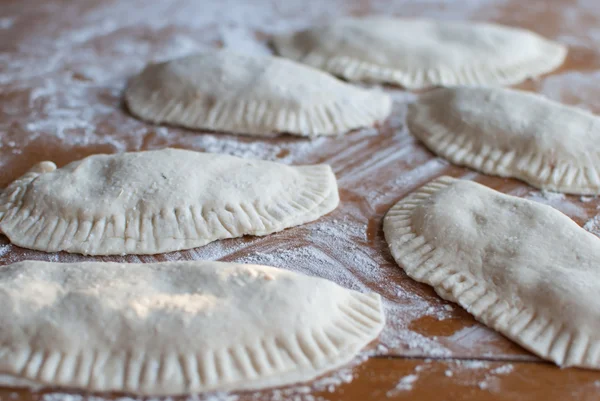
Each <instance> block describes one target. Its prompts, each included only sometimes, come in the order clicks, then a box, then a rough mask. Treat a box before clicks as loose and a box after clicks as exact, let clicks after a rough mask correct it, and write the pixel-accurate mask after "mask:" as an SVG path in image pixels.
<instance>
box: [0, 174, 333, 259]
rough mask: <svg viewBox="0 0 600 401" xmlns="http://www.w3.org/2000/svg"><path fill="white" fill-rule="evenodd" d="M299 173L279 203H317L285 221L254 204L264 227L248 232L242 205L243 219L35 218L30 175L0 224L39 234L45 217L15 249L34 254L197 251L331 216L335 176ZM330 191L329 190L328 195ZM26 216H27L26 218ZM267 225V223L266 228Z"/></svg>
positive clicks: (189, 215) (4, 206) (290, 211)
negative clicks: (184, 247) (108, 248)
mask: <svg viewBox="0 0 600 401" xmlns="http://www.w3.org/2000/svg"><path fill="white" fill-rule="evenodd" d="M297 168H298V170H299V172H300V176H301V177H302V179H303V182H302V183H301V184H300V188H301V189H300V190H298V192H297V193H294V194H288V193H282V194H281V195H278V196H277V197H275V199H278V200H279V202H287V203H288V204H290V205H291V204H292V203H298V204H302V203H304V204H306V203H308V202H309V201H312V204H311V206H312V207H307V208H305V209H304V211H303V212H302V211H300V210H298V208H296V207H291V206H290V207H286V208H285V209H281V208H280V210H281V211H282V212H281V216H282V217H280V218H277V217H276V216H270V215H267V214H266V209H265V208H264V207H263V208H260V207H257V206H256V205H252V207H254V208H255V210H254V211H253V212H254V213H255V214H256V215H258V216H259V218H260V219H261V223H262V224H261V226H259V227H255V228H253V229H248V228H246V227H244V225H243V224H242V222H243V221H244V217H245V216H246V214H247V212H245V211H244V210H243V209H242V208H241V206H240V205H237V206H240V207H236V208H235V209H234V212H235V213H236V216H237V215H238V214H239V216H237V217H232V216H233V215H234V214H233V213H232V212H229V211H228V210H226V208H225V206H224V207H223V208H222V209H220V210H216V211H215V210H211V211H208V210H201V211H200V212H199V213H194V211H195V210H192V209H193V208H194V205H190V206H187V207H175V208H173V207H168V208H165V209H161V210H160V211H159V212H157V213H155V214H144V213H142V212H139V211H136V212H135V213H132V212H131V211H128V212H126V214H125V216H124V217H123V216H121V215H111V216H106V217H95V218H93V219H90V220H87V219H85V220H81V219H80V218H78V217H69V218H65V217H61V216H58V215H55V216H51V215H46V214H44V211H43V210H40V211H39V212H37V213H36V211H35V210H33V209H30V208H29V207H28V208H27V210H26V211H25V212H23V208H25V207H26V206H27V205H25V204H24V200H23V198H24V196H25V194H26V192H27V190H28V188H29V185H30V184H31V182H32V181H33V180H34V179H35V177H37V176H39V174H26V175H25V176H24V177H23V178H22V179H19V180H17V181H15V182H14V183H13V184H11V185H10V186H9V188H7V190H6V191H4V192H3V193H2V194H0V210H4V211H5V213H3V215H2V216H3V217H4V218H2V219H0V224H2V225H8V226H10V227H11V231H12V230H15V229H17V230H21V228H20V227H19V226H20V225H25V226H26V227H23V228H22V229H23V230H24V229H32V228H33V227H35V230H38V226H36V225H35V224H33V225H31V226H28V224H29V222H30V220H31V219H34V220H38V221H42V216H44V218H45V219H44V221H43V224H41V227H40V228H39V232H37V233H36V235H35V236H34V237H27V239H28V241H23V242H20V241H19V242H15V244H17V245H24V246H27V247H31V248H34V249H46V248H47V249H49V250H50V251H59V250H63V249H65V245H63V244H67V245H68V244H69V243H71V242H73V241H75V242H79V243H81V246H82V247H83V248H84V249H83V250H82V251H83V252H86V253H88V252H89V253H90V254H93V253H94V250H95V249H96V248H98V247H101V246H102V244H103V243H105V242H107V241H111V240H112V241H122V243H123V247H124V249H126V251H127V252H135V253H139V252H141V253H144V252H146V250H147V249H151V248H156V246H155V245H157V244H158V245H160V246H158V248H156V249H157V251H156V252H165V251H168V250H169V247H170V245H169V244H168V242H169V241H186V242H190V243H192V244H193V245H194V246H202V245H205V244H207V243H209V242H212V241H215V240H218V239H223V238H232V237H238V236H242V235H246V234H251V235H257V236H260V235H267V234H271V233H273V232H277V231H281V230H283V229H285V228H289V227H292V226H295V225H298V224H302V223H303V222H307V221H310V219H314V218H316V217H318V216H320V215H321V212H322V211H325V213H328V212H330V211H332V210H333V209H334V208H335V207H336V206H337V204H338V202H339V196H338V193H337V185H336V183H335V177H334V176H333V174H331V173H330V172H329V170H328V169H326V168H325V167H324V166H298V167H297ZM328 188H330V190H329V191H326V189H328ZM15 194H16V195H15ZM5 199H10V201H6V202H3V201H4V200H5ZM248 205H250V204H248ZM32 207H33V206H32ZM177 210H180V215H181V214H184V215H185V216H186V219H185V223H186V224H182V222H180V221H179V219H178V218H177V212H176V211H177ZM11 212H12V213H11ZM205 212H206V213H209V212H213V214H214V216H215V217H214V219H211V217H210V216H208V214H206V215H205ZM23 213H25V214H26V216H25V217H24V218H22V214H23ZM171 217H172V218H171ZM238 217H239V218H238ZM74 219H75V220H77V221H78V224H77V230H76V231H74V232H73V233H72V235H70V236H69V237H67V234H68V233H69V227H71V224H72V221H73V220H74ZM98 220H104V221H105V222H107V223H105V224H104V225H103V226H102V231H100V232H94V227H96V228H97V226H96V225H95V222H96V221H98ZM200 220H201V221H200ZM158 221H163V222H165V224H167V225H169V230H170V231H171V235H168V234H166V233H165V231H164V230H163V231H162V232H160V233H158V232H156V230H155V229H154V226H155V225H156V224H158V223H157V222H158ZM265 221H266V222H268V224H265ZM236 222H237V223H236ZM88 223H89V224H88ZM198 223H201V225H200V226H198V225H197V224H198ZM128 226H129V227H131V228H132V229H133V230H135V229H137V228H139V227H146V228H147V231H145V232H136V233H135V234H137V235H136V236H135V237H132V236H131V234H132V233H131V232H129V231H128V230H127V228H128ZM0 227H1V226H0ZM261 227H262V229H261ZM6 231H9V230H6ZM0 232H1V230H0ZM174 232H177V233H179V234H181V233H196V234H197V236H196V237H186V236H181V235H173V233H174ZM92 233H93V235H92ZM200 233H206V234H207V235H206V236H204V237H202V236H200V235H198V234H200ZM90 239H91V240H90ZM165 242H167V244H165Z"/></svg>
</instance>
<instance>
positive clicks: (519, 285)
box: [384, 177, 600, 369]
mask: <svg viewBox="0 0 600 401" xmlns="http://www.w3.org/2000/svg"><path fill="white" fill-rule="evenodd" d="M384 233H385V238H386V240H387V242H388V244H389V246H390V250H391V252H392V255H393V256H394V259H395V260H396V262H398V264H399V265H400V266H401V267H402V268H403V269H404V270H405V271H406V273H407V274H408V275H409V276H410V277H412V278H413V279H415V280H417V281H420V282H423V283H426V284H429V285H431V286H433V288H434V289H435V291H436V292H437V293H438V294H439V295H440V296H441V297H442V298H444V299H447V300H449V301H452V302H456V303H458V304H459V305H461V306H462V307H463V308H465V309H466V310H467V311H468V312H469V313H471V314H472V315H473V316H475V318H476V319H477V320H479V321H481V322H482V323H484V324H486V325H487V326H489V327H491V328H493V329H495V330H497V331H499V332H500V333H502V334H504V335H505V336H506V337H508V338H510V339H511V340H513V341H515V342H517V343H519V344H520V345H522V346H523V347H525V348H527V349H528V350H530V351H532V352H533V353H535V354H536V355H538V356H540V357H542V358H544V359H548V360H550V361H553V362H555V363H556V364H558V365H561V366H579V367H586V368H592V369H599V368H600V332H599V331H598V321H599V318H600V316H599V312H598V311H599V310H600V305H599V302H600V301H598V292H599V291H600V239H598V238H597V237H596V236H594V235H592V234H590V233H588V232H587V231H585V230H584V229H582V228H581V227H579V226H578V225H577V224H576V223H575V222H573V221H572V220H571V219H569V218H568V217H567V216H565V215H564V214H562V213H561V212H559V211H557V210H555V209H553V208H552V207H550V206H546V205H543V204H540V203H536V202H533V201H529V200H525V199H521V198H517V197H514V196H509V195H504V194H501V193H499V192H496V191H494V190H492V189H490V188H487V187H484V186H483V185H480V184H476V183H474V182H470V181H462V180H456V179H454V178H450V177H442V178H439V179H437V180H434V181H432V182H431V183H429V184H427V185H425V186H423V187H422V188H420V189H419V190H417V191H416V192H414V193H412V194H410V195H409V196H408V197H406V198H405V199H403V200H401V201H400V202H398V203H397V204H396V205H395V206H393V207H392V208H391V210H390V211H389V212H388V213H387V215H386V217H385V219H384Z"/></svg>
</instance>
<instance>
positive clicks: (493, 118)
mask: <svg viewBox="0 0 600 401" xmlns="http://www.w3.org/2000/svg"><path fill="white" fill-rule="evenodd" d="M407 124H408V128H409V131H410V132H411V133H412V134H413V135H415V136H416V137H417V138H419V139H420V140H421V141H423V143H424V144H425V145H426V146H427V147H428V148H429V149H431V150H432V151H433V152H435V153H437V154H438V155H440V156H442V157H444V158H446V159H448V160H449V161H451V162H452V163H455V164H459V165H464V166H468V167H471V168H474V169H476V170H479V171H482V172H484V173H486V174H493V175H499V176H501V177H514V178H519V179H521V180H523V181H525V182H527V183H529V184H531V185H533V186H535V187H537V188H541V189H548V190H552V191H559V192H565V193H571V194H598V193H600V174H599V170H598V166H600V117H596V116H594V115H593V114H591V113H588V112H586V111H584V110H581V109H577V108H575V107H570V106H565V105H562V104H559V103H556V102H553V101H550V100H547V99H545V98H544V97H542V96H540V95H536V94H533V93H529V92H523V91H517V90H512V89H501V88H469V87H456V88H442V89H436V90H434V91H431V92H428V93H425V94H423V95H421V96H420V97H419V100H418V101H417V102H416V103H414V104H411V105H410V106H409V111H408V115H407Z"/></svg>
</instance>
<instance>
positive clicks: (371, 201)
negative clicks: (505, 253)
mask: <svg viewBox="0 0 600 401" xmlns="http://www.w3.org/2000/svg"><path fill="white" fill-rule="evenodd" d="M26 2H27V0H21V2H9V3H10V7H9V9H8V10H9V11H6V12H5V14H6V15H2V16H1V17H0V30H1V35H0V42H2V45H3V47H2V52H0V117H1V118H0V153H1V156H2V157H0V187H2V186H4V185H6V184H7V183H9V182H10V181H12V180H14V179H15V178H17V176H18V174H20V173H22V172H23V171H25V170H26V168H27V167H28V166H25V165H24V164H23V161H24V160H32V161H41V160H44V159H49V160H54V159H60V160H61V162H62V163H66V162H69V161H72V160H76V159H79V158H81V157H83V156H85V155H87V154H89V153H100V152H103V153H114V152H123V151H134V150H140V149H158V148H164V147H169V146H173V147H182V148H188V149H194V150H199V151H207V152H213V153H226V154H231V155H235V156H239V157H246V158H258V159H264V160H276V161H280V162H283V163H293V164H309V163H328V164H331V165H332V168H333V169H334V171H335V173H336V175H337V177H338V183H339V186H340V191H341V194H342V204H341V205H340V207H339V208H338V210H336V211H334V212H333V213H331V214H330V215H328V216H326V217H324V218H322V219H320V220H319V221H318V222H315V223H312V224H307V225H304V226H302V227H296V228H293V229H289V230H285V231H283V232H281V233H277V234H273V235H271V236H269V237H246V238H241V239H232V240H224V241H218V242H214V243H211V244H209V245H207V246H204V247H201V248H197V249H192V250H189V251H185V252H173V253H169V254H165V255H157V256H155V257H154V256H152V257H150V256H144V255H141V256H137V255H130V256H125V257H122V258H112V259H110V260H121V261H126V262H132V263H144V262H149V261H155V260H167V261H168V260H187V259H200V260H202V259H203V260H223V261H231V262H244V263H258V264H267V265H272V266H276V267H281V268H286V269H290V270H293V271H297V272H301V273H304V274H309V275H314V276H318V277H324V278H327V279H330V280H333V281H335V282H336V283H338V284H339V285H342V286H344V287H347V288H351V289H354V290H358V291H362V292H367V291H375V292H378V293H380V294H381V295H382V297H383V303H384V307H385V313H386V319H387V324H386V327H385V329H384V331H383V333H382V335H381V337H380V343H379V344H378V345H377V347H376V348H374V349H368V350H366V351H364V352H363V353H361V355H360V356H359V357H358V358H357V359H356V360H355V361H354V363H355V364H356V363H360V362H361V361H363V360H364V359H365V358H366V357H368V356H372V355H386V354H389V353H394V354H396V355H398V354H402V355H408V356H414V357H417V358H419V357H435V358H451V357H453V356H456V355H460V356H461V357H464V355H467V356H469V357H470V356H472V355H473V352H474V351H473V349H474V348H475V347H474V345H482V344H484V345H485V347H486V348H485V349H486V352H487V353H489V355H490V356H497V355H502V352H503V351H502V349H501V348H495V347H494V344H495V343H501V342H502V341H506V340H504V339H502V338H501V337H499V336H498V335H497V334H496V333H494V332H492V331H491V330H488V329H486V328H484V327H482V326H481V325H479V324H471V325H469V326H468V327H462V328H458V329H457V330H456V331H455V332H453V333H447V334H444V335H441V334H440V335H429V334H427V333H421V332H419V331H417V330H416V329H415V327H414V326H415V325H416V326H418V324H417V323H418V322H419V321H420V320H421V319H427V320H428V321H430V322H431V321H433V322H434V323H435V322H437V321H444V320H445V319H449V318H452V317H454V316H456V314H457V311H456V310H455V309H458V308H455V307H453V306H451V305H449V304H448V303H446V302H444V301H442V300H440V298H439V297H437V296H436V295H435V294H434V293H433V292H432V291H431V289H429V288H427V287H426V286H424V285H421V284H418V283H415V282H413V281H412V280H409V279H408V278H407V277H406V275H405V274H404V273H403V271H402V270H401V268H400V267H398V266H397V265H396V264H395V263H394V262H393V260H392V258H391V255H390V254H389V252H388V251H387V245H386V244H385V241H384V239H383V236H382V233H381V222H382V218H383V214H384V213H385V211H387V209H388V208H389V206H390V205H391V204H393V203H394V202H395V201H397V200H398V199H400V198H401V197H403V196H405V195H406V194H408V193H410V192H411V191H412V190H414V189H416V188H418V187H420V186H421V185H423V184H425V183H426V182H427V181H429V180H431V179H432V178H434V177H436V176H438V175H440V174H441V173H442V172H444V171H447V170H448V166H449V164H448V163H447V162H445V161H444V160H442V159H439V158H434V157H433V156H432V155H431V153H430V152H429V151H428V150H427V149H425V148H424V147H423V146H422V145H420V144H419V143H418V141H416V140H415V139H414V138H413V137H412V136H410V134H409V132H408V131H407V128H406V126H405V116H406V110H407V105H408V104H409V103H410V102H412V101H414V100H415V98H416V95H415V94H413V93H409V92H406V91H402V90H398V89H390V88H387V87H382V88H380V90H384V91H386V92H389V93H390V94H391V95H392V96H393V98H394V108H393V114H392V116H391V117H390V119H389V120H388V121H387V122H385V124H383V125H382V128H383V129H381V130H375V129H364V130H359V131H355V132H352V133H349V134H347V135H345V136H343V137H340V138H317V139H314V140H307V139H298V138H291V137H288V136H282V137H277V138H269V139H262V138H261V139H256V138H249V137H238V136H235V135H225V134H220V133H208V134H199V133H196V132H194V131H190V130H186V129H182V128H178V127H172V126H155V125H151V124H147V123H143V122H141V121H138V120H137V119H135V118H133V117H132V116H131V115H130V114H129V113H128V111H127V110H126V109H125V108H124V107H123V104H122V93H123V90H124V88H125V87H126V85H127V81H128V79H129V78H130V77H131V76H133V75H134V74H136V73H137V72H139V71H140V70H141V69H142V68H143V67H144V66H145V65H147V64H148V63H152V62H161V61H165V60H170V59H173V58H178V57H183V56H187V55H190V54H193V53H197V52H201V51H204V50H207V49H214V48H219V47H224V48H228V49H232V50H236V51H240V52H249V53H262V54H267V53H269V52H270V51H271V50H270V47H269V44H268V41H269V37H270V35H272V34H274V33H281V32H290V31H294V30H297V29H302V28H305V27H308V26H310V25H312V24H316V23H320V22H322V21H326V20H329V19H332V18H337V17H340V16H346V15H363V14H386V15H399V16H426V17H432V18H440V19H452V20H459V19H467V20H490V21H500V20H501V21H505V22H506V23H508V24H511V25H515V26H525V27H529V28H534V27H533V26H527V24H532V22H536V21H537V18H536V15H537V13H539V12H540V10H541V9H540V7H541V8H543V7H545V5H544V4H538V3H535V4H533V3H532V4H528V5H527V7H522V9H521V12H519V13H514V12H510V13H507V10H508V9H510V7H508V8H507V7H506V6H507V4H508V3H509V0H464V1H454V0H399V1H390V0H369V1H364V0H330V1H321V0H305V1H291V0H290V1H288V0H256V1H241V0H219V1H215V2H210V1H190V0H173V1H168V2H167V1H163V2H159V1H155V2H148V1H145V0H106V1H97V2H72V3H70V4H69V7H64V5H63V4H62V3H60V2H58V1H52V0H48V1H44V2H31V4H30V5H28V6H19V3H22V4H24V3H26ZM513 3H514V2H513ZM561 3H564V4H560V5H558V4H557V5H556V6H555V7H556V11H555V13H556V15H558V16H561V18H562V19H561V20H560V21H559V22H560V23H557V24H556V25H557V27H556V29H557V30H558V34H557V35H554V36H552V35H549V32H547V30H551V29H553V28H550V27H548V28H547V27H546V25H548V26H550V25H553V24H550V23H549V24H542V25H540V24H535V25H536V26H535V28H536V29H535V30H536V31H538V32H540V33H542V34H548V35H549V36H550V37H553V38H555V39H556V38H558V39H559V40H560V41H562V42H563V43H567V44H569V45H571V46H572V48H571V49H570V51H571V54H572V56H570V57H573V58H574V59H575V60H578V59H581V58H585V57H588V58H589V57H590V56H589V54H590V51H591V50H592V49H596V48H597V47H598V45H597V43H598V41H600V29H598V28H597V27H596V25H597V24H595V23H594V24H589V23H587V22H589V21H590V17H589V16H591V15H593V16H597V15H598V12H597V0H573V1H569V2H561ZM13 4H17V5H13ZM13 10H15V11H14V12H13ZM17 11H18V12H17ZM3 12H4V9H3ZM594 18H597V17H594ZM25 21H35V23H31V24H28V25H27V29H26V31H23V30H22V29H21V30H20V28H22V25H23V24H24V22H25ZM586 21H587V22H586ZM583 23H586V24H587V25H588V26H589V25H592V26H591V27H590V29H586V31H587V32H589V35H575V34H573V32H578V31H581V30H580V29H578V28H579V27H580V26H581V24H583ZM23 32H25V33H23ZM6 38H8V39H6ZM13 42H14V43H13ZM17 42H18V43H17ZM593 57H596V59H594V60H592V61H591V62H590V64H591V65H592V66H594V68H596V69H595V70H594V69H590V70H589V71H585V72H576V71H566V72H562V73H559V74H555V75H549V76H547V77H543V78H541V79H539V80H536V82H534V83H532V85H534V86H536V87H537V89H538V90H540V91H541V92H542V93H544V94H545V95H546V96H548V97H550V98H552V99H554V100H558V101H563V102H566V103H570V104H574V105H577V106H580V107H584V108H587V109H589V110H593V111H600V102H599V101H598V99H597V96H595V94H596V93H597V92H598V90H600V88H598V82H600V80H599V79H598V78H600V76H599V74H600V72H599V71H598V69H599V68H600V58H598V57H597V56H593ZM374 144H377V146H378V148H377V149H374V146H373V145H374ZM14 166H17V167H14ZM452 171H453V172H454V173H453V174H455V175H456V176H460V175H461V174H462V177H464V178H468V179H472V178H476V177H477V176H478V174H477V173H475V172H471V171H469V170H466V169H458V168H456V169H455V170H452ZM521 188H522V190H521V191H525V192H524V193H523V192H521V193H520V196H527V197H528V198H529V199H533V200H535V201H538V202H542V203H546V204H549V205H551V206H553V207H556V208H557V209H559V210H561V211H563V212H565V213H567V214H568V215H570V216H573V217H577V218H581V219H586V218H587V213H586V211H585V210H584V209H583V208H582V207H580V206H578V205H576V204H575V203H573V202H572V199H571V198H570V197H565V196H564V195H561V194H553V193H549V192H544V191H541V192H539V191H534V192H531V190H530V189H528V188H525V187H521ZM523 188H524V189H523ZM589 201H592V199H589V200H587V199H586V200H584V199H582V202H589ZM599 227H600V218H596V217H595V218H594V219H592V220H590V221H588V223H586V225H585V228H586V229H587V230H588V231H591V232H595V233H596V234H600V228H599ZM24 259H38V260H49V261H57V262H58V261H60V262H75V261H81V260H98V259H97V258H96V259H95V258H91V257H82V256H79V255H71V254H63V253H55V254H44V253H40V252H36V251H30V250H22V249H19V248H18V247H15V246H12V245H10V244H8V243H7V239H6V238H5V237H1V238H0V263H1V264H7V263H13V262H16V261H19V260H24ZM437 326H443V324H440V325H437ZM437 326H436V327H437ZM520 356H522V357H527V355H520ZM430 368H431V364H430V363H428V362H427V361H424V362H423V363H422V364H420V365H418V366H417V367H416V368H415V371H414V372H413V373H411V374H409V375H407V376H404V377H402V378H399V379H398V382H397V385H395V386H394V388H391V389H389V392H391V394H392V396H394V394H396V395H401V393H402V392H406V391H409V390H410V389H412V388H413V386H414V385H415V383H417V382H418V380H420V379H421V378H424V377H425V376H426V375H428V374H434V373H432V372H430V370H431V369H430ZM512 371H513V367H512V365H510V364H508V365H502V366H500V367H498V364H491V363H488V362H481V361H456V362H448V363H447V366H446V367H445V368H444V370H443V371H442V373H441V374H439V376H440V377H441V379H446V378H447V379H448V380H456V381H459V382H464V383H465V385H468V386H474V387H479V388H482V389H486V390H489V391H494V390H495V389H497V386H498V383H499V382H498V378H499V377H500V376H502V375H504V374H509V373H510V372H512ZM352 379H353V370H352V366H349V367H347V368H344V369H340V370H337V371H335V372H332V373H331V374H329V375H327V376H325V377H323V378H321V379H319V380H317V381H316V382H314V383H310V384H309V385H298V386H291V387H289V388H286V389H277V390H271V391H266V392H260V393H256V395H253V394H251V395H248V396H246V395H244V396H243V398H244V399H246V397H254V396H255V398H256V399H259V398H260V399H261V400H263V399H268V400H271V401H283V400H298V401H317V400H319V401H320V400H322V399H323V397H317V396H314V395H313V394H311V393H312V392H314V391H325V392H333V391H335V390H336V389H337V388H338V387H339V386H342V385H344V384H346V383H349V382H350V381H351V380H352ZM386 390H387V389H384V391H386ZM238 398H239V397H238V396H236V395H230V394H227V393H218V394H207V395H202V396H199V397H197V396H193V397H188V398H187V400H188V401H237V400H238ZM41 399H42V401H84V400H85V401H104V400H103V399H102V397H93V396H81V395H76V394H67V393H60V392H59V393H47V394H44V395H43V396H42V397H41ZM138 399H139V398H127V397H121V398H118V400H119V401H137V400H138ZM146 400H148V401H157V400H158V399H156V400H155V399H153V398H150V399H146ZM163 400H165V401H171V398H168V397H167V398H163Z"/></svg>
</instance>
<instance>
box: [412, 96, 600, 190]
mask: <svg viewBox="0 0 600 401" xmlns="http://www.w3.org/2000/svg"><path fill="white" fill-rule="evenodd" d="M416 108H417V106H416V105H411V106H410V109H411V110H410V112H409V117H408V118H407V125H408V129H409V132H410V133H411V134H413V135H414V136H415V137H417V138H418V139H419V140H420V141H422V142H423V143H424V144H425V145H426V146H427V147H428V148H429V149H431V150H432V151H434V152H435V153H436V154H439V155H440V156H442V157H444V158H446V159H448V160H449V161H451V162H452V163H454V164H458V165H461V166H466V167H471V168H474V169H477V170H480V171H482V172H483V173H485V174H490V175H496V176H500V177H514V178H518V179H520V180H522V181H525V182H526V183H528V184H531V185H533V186H535V187H543V188H544V189H549V190H554V191H558V192H565V193H574V194H578V195H595V194H597V193H598V192H599V191H600V171H599V170H598V168H597V167H596V166H590V167H587V166H585V167H584V166H576V165H574V164H573V163H570V162H567V161H564V160H559V161H556V162H554V164H549V163H547V162H546V163H545V162H544V161H545V155H544V154H540V153H536V152H533V151H526V152H525V153H521V154H517V150H508V151H507V150H503V149H498V148H492V147H490V146H489V145H487V144H481V145H480V146H479V150H481V149H482V148H483V145H486V146H488V147H489V149H488V150H487V151H486V152H485V154H482V153H480V152H479V151H474V149H477V148H478V146H477V138H471V137H470V136H469V135H468V132H470V131H469V130H470V127H469V126H468V125H466V124H465V123H463V122H462V121H460V120H459V119H458V118H453V117H450V118H448V119H447V120H446V121H438V120H437V119H435V118H433V116H432V115H431V114H430V113H425V112H422V111H418V110H416ZM420 108H421V109H422V108H423V107H422V106H421V107H420ZM538 157H539V158H541V163H540V165H539V166H538V167H536V166H535V165H534V166H533V167H532V166H531V165H530V161H531V160H534V159H535V158H538ZM510 166H513V168H512V169H511V167H510ZM563 170H564V171H563ZM573 170H574V171H573ZM558 172H561V174H560V175H555V174H556V173H558ZM569 173H570V174H569ZM590 173H591V174H590ZM544 177H545V178H544ZM582 181H583V182H582Z"/></svg>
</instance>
